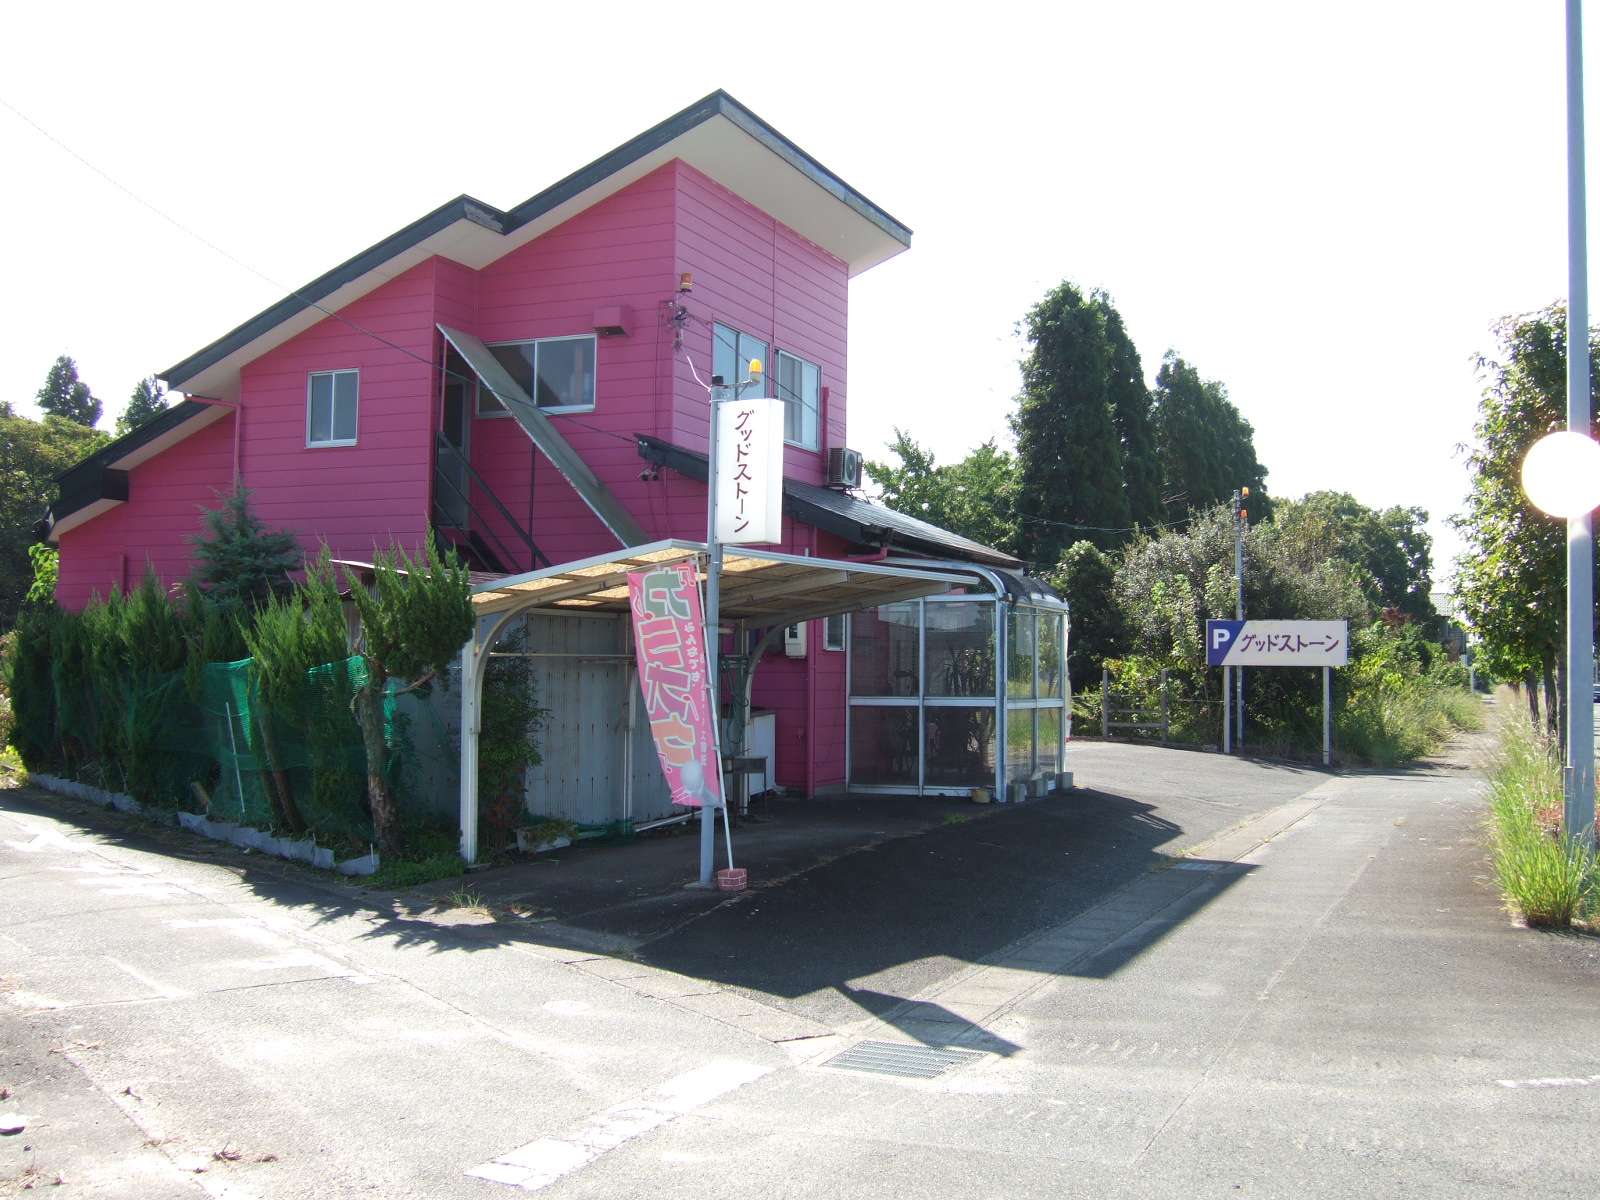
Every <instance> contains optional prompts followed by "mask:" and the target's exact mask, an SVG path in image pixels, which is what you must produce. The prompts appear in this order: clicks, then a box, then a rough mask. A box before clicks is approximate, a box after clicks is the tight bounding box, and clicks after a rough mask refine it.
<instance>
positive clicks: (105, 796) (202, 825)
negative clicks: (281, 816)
mask: <svg viewBox="0 0 1600 1200" xmlns="http://www.w3.org/2000/svg"><path fill="white" fill-rule="evenodd" d="M28 782H29V783H31V784H35V785H37V786H38V787H42V788H44V789H46V790H47V791H52V792H60V793H61V794H62V795H64V796H72V797H74V798H75V799H78V800H87V801H89V803H91V804H98V805H99V806H100V807H101V808H115V809H117V810H118V811H119V812H125V813H132V814H134V815H135V816H149V815H150V814H148V813H146V812H145V811H144V808H143V807H142V806H141V805H140V804H139V802H138V801H137V800H135V799H134V798H133V797H132V796H129V795H128V794H126V793H125V792H108V791H106V790H105V789H104V788H97V787H91V786H90V785H89V784H87V783H78V782H76V781H75V780H72V779H62V778H60V777H59V776H56V775H42V774H40V773H39V772H37V771H30V772H28ZM164 815H165V814H162V816H164ZM174 815H176V817H177V818H178V824H179V825H182V826H183V827H184V828H185V829H187V830H189V831H191V832H193V833H198V834H201V835H202V836H204V837H208V838H211V839H213V840H214V841H218V842H232V843H233V844H234V845H235V846H239V847H241V848H243V849H247V850H257V851H260V852H261V853H262V854H271V855H273V856H274V857H277V858H287V859H290V860H291V861H294V862H303V863H306V864H308V865H310V866H313V867H320V868H321V869H322V870H325V871H337V872H339V874H341V875H371V874H372V873H373V872H374V871H376V870H377V869H378V852H377V851H376V850H374V851H373V852H372V853H371V854H367V855H365V856H363V857H361V858H347V859H345V860H344V862H337V863H336V862H334V861H333V849H332V847H329V846H318V845H317V843H316V839H315V838H307V839H306V840H304V841H301V842H295V841H290V840H289V839H288V838H276V837H273V836H272V835H271V834H270V833H265V832H263V831H262V830H260V829H252V828H251V827H250V826H248V825H240V824H237V823H236V822H232V821H213V820H210V819H209V818H206V817H203V816H201V815H199V814H198V813H188V812H180V813H176V814H174ZM157 819H160V818H159V817H158V818H157Z"/></svg>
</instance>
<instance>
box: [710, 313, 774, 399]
mask: <svg viewBox="0 0 1600 1200" xmlns="http://www.w3.org/2000/svg"><path fill="white" fill-rule="evenodd" d="M724 332H726V333H731V334H732V335H733V341H732V342H731V343H730V342H729V341H728V340H727V339H726V338H724V337H723V336H722V334H723V333H724ZM745 338H748V339H750V341H752V342H755V343H757V344H758V345H760V347H761V353H760V354H759V355H748V354H741V353H740V351H739V343H740V342H741V341H742V340H744V339H745ZM719 343H720V344H721V345H723V346H726V347H727V348H728V349H729V350H731V351H732V352H733V361H734V366H735V372H734V373H735V374H736V375H737V374H738V370H737V368H738V363H739V361H740V360H741V359H743V360H744V361H745V362H752V361H755V360H757V359H759V360H760V362H761V365H762V367H763V369H764V370H765V371H766V372H767V378H768V379H771V378H772V365H773V364H772V361H771V360H770V358H769V357H768V356H769V355H771V354H772V353H773V350H772V342H771V340H770V339H767V338H760V337H757V336H756V335H755V334H753V333H746V332H745V331H744V330H743V329H740V328H739V327H738V326H737V325H729V324H728V323H727V322H726V321H717V320H713V321H712V322H711V374H712V375H716V374H718V373H719V372H718V371H717V346H718V344H719ZM722 386H723V387H724V388H726V389H727V390H726V392H725V393H724V396H725V397H726V398H727V399H729V400H738V399H740V398H741V397H742V396H743V395H744V394H745V392H747V391H754V392H755V393H756V394H757V395H759V394H760V393H761V391H762V390H764V388H765V387H766V384H765V383H764V382H751V383H745V384H741V383H740V382H739V380H737V379H733V380H729V379H728V378H727V377H726V375H724V376H723V381H722Z"/></svg>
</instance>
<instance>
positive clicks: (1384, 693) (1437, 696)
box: [1334, 675, 1483, 767]
mask: <svg viewBox="0 0 1600 1200" xmlns="http://www.w3.org/2000/svg"><path fill="white" fill-rule="evenodd" d="M1334 725H1335V740H1336V742H1337V744H1338V746H1339V750H1340V751H1341V752H1342V753H1343V754H1346V755H1349V756H1350V757H1352V758H1356V759H1359V760H1361V761H1363V762H1369V763H1373V764H1375V765H1377V766H1380V767H1390V766H1393V765H1394V764H1395V763H1400V762H1410V761H1412V760H1413V759H1418V758H1425V757H1426V756H1427V755H1429V754H1432V753H1433V752H1434V751H1436V750H1438V749H1439V747H1441V746H1443V745H1444V744H1445V743H1446V742H1447V741H1449V740H1450V738H1451V736H1452V735H1453V734H1454V733H1455V731H1456V730H1458V729H1482V728H1483V701H1482V700H1480V699H1479V698H1478V697H1477V696H1475V695H1474V694H1473V693H1471V692H1469V691H1467V690H1466V689H1465V688H1457V687H1449V686H1445V685H1442V684H1439V683H1437V682H1435V681H1434V680H1433V679H1430V678H1429V677H1428V676H1426V675H1418V676H1411V677H1400V678H1392V677H1390V678H1382V679H1376V680H1373V681H1371V682H1370V683H1369V684H1368V685H1367V686H1364V687H1359V688H1353V689H1352V690H1351V694H1350V696H1349V699H1348V700H1347V701H1346V702H1345V706H1344V708H1343V709H1342V710H1341V711H1340V712H1339V713H1338V714H1337V715H1336V716H1335V717H1334Z"/></svg>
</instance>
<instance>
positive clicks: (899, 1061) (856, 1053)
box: [822, 1042, 983, 1079]
mask: <svg viewBox="0 0 1600 1200" xmlns="http://www.w3.org/2000/svg"><path fill="white" fill-rule="evenodd" d="M982 1057H983V1054H982V1053H981V1052H979V1051H977V1050H938V1049H935V1048H934V1047H932V1046H907V1045H904V1044H902V1043H900V1042H861V1043H859V1044H858V1045H855V1046H851V1047H850V1049H848V1050H845V1051H843V1052H842V1053H840V1054H835V1055H834V1056H833V1057H832V1058H830V1059H829V1060H828V1061H827V1062H825V1063H823V1064H822V1065H823V1066H825V1067H833V1068H834V1069H836V1070H839V1071H865V1072H867V1073H868V1074H871V1075H898V1076H900V1078H902V1079H937V1078H938V1077H939V1076H941V1075H943V1074H944V1073H945V1072H946V1071H949V1070H952V1069H954V1068H956V1067H958V1066H960V1065H961V1064H962V1063H964V1062H968V1061H970V1060H972V1059H974V1058H982Z"/></svg>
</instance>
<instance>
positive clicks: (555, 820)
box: [517, 817, 578, 854]
mask: <svg viewBox="0 0 1600 1200" xmlns="http://www.w3.org/2000/svg"><path fill="white" fill-rule="evenodd" d="M577 835H578V827H577V826H576V825H574V824H573V823H572V822H571V821H568V820H566V819H565V818H564V817H544V818H542V819H541V820H538V821H535V822H534V823H533V824H532V825H524V826H523V827H522V828H521V829H519V830H517V849H518V850H521V851H522V852H523V853H525V854H538V853H540V852H541V851H544V850H559V849H561V847H563V846H570V845H572V839H573V838H575V837H576V836H577Z"/></svg>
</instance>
